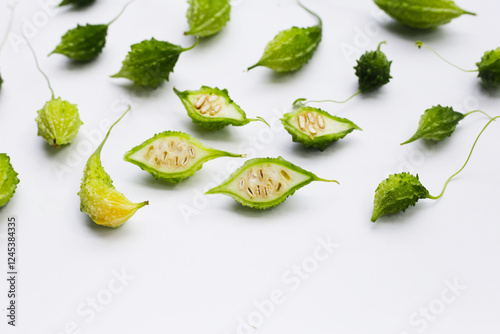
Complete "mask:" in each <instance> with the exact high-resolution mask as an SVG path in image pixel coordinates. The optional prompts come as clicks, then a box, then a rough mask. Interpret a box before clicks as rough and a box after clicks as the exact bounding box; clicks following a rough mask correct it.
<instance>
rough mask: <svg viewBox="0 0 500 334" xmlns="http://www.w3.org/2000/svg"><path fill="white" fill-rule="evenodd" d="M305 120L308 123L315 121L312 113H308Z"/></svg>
mask: <svg viewBox="0 0 500 334" xmlns="http://www.w3.org/2000/svg"><path fill="white" fill-rule="evenodd" d="M307 119H308V120H309V123H312V124H314V123H316V120H315V119H314V115H313V114H312V112H310V113H307Z"/></svg>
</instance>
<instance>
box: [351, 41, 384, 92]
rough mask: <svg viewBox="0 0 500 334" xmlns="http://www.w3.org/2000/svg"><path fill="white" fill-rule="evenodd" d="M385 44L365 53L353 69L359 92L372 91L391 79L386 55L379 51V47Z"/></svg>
mask: <svg viewBox="0 0 500 334" xmlns="http://www.w3.org/2000/svg"><path fill="white" fill-rule="evenodd" d="M382 44H385V42H381V43H380V44H379V45H378V48H377V50H375V51H367V52H366V53H365V54H363V55H362V56H361V58H360V59H359V60H358V61H357V62H358V65H357V66H355V67H354V69H355V70H356V76H357V77H358V78H359V80H358V83H359V90H360V91H361V92H362V93H364V92H369V91H372V90H374V89H376V88H379V87H382V86H383V85H385V84H387V83H388V82H389V81H390V80H391V79H392V77H391V64H392V61H389V60H388V59H387V57H386V55H385V54H384V53H383V52H382V51H380V47H381V46H382Z"/></svg>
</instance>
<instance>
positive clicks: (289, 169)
mask: <svg viewBox="0 0 500 334" xmlns="http://www.w3.org/2000/svg"><path fill="white" fill-rule="evenodd" d="M313 181H323V182H336V183H338V182H337V181H333V180H325V179H321V178H319V177H317V176H316V175H314V174H313V173H311V172H308V171H306V170H304V169H302V168H300V167H298V166H295V165H294V164H292V163H290V162H288V161H286V160H285V159H283V158H281V157H279V158H260V159H252V160H249V161H247V162H246V163H245V164H244V165H243V166H242V167H241V168H239V169H238V170H237V171H235V172H234V173H233V174H232V175H231V176H230V177H229V178H228V179H227V180H226V181H225V182H223V183H222V184H221V185H219V186H218V187H215V188H213V189H211V190H209V191H208V192H207V194H225V195H228V196H231V197H233V198H234V199H235V200H236V201H237V202H239V203H241V204H242V205H244V206H248V207H251V208H255V209H269V208H272V207H274V206H276V205H278V204H281V203H283V202H284V201H285V200H286V199H287V197H288V196H291V195H293V194H294V193H295V191H296V190H298V189H300V188H302V187H304V186H306V185H308V184H309V183H311V182H313Z"/></svg>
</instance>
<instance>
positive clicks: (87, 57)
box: [49, 0, 135, 62]
mask: <svg viewBox="0 0 500 334" xmlns="http://www.w3.org/2000/svg"><path fill="white" fill-rule="evenodd" d="M134 1H135V0H132V1H130V2H128V3H127V4H126V5H125V6H124V7H123V9H122V10H121V12H120V13H119V14H118V15H117V16H116V17H115V18H114V19H113V20H112V21H111V22H109V23H108V24H87V25H85V26H81V25H77V27H76V28H74V29H71V30H68V31H67V32H66V34H64V35H63V36H62V38H61V42H60V43H59V45H58V46H57V47H56V48H55V49H54V51H52V52H51V53H50V54H49V56H50V55H53V54H55V53H58V54H61V55H64V56H66V57H68V58H70V59H73V60H75V61H85V62H88V61H92V60H94V59H96V58H97V57H98V56H99V54H101V52H102V50H103V49H104V46H106V37H107V35H108V28H109V26H110V25H111V24H113V23H114V22H115V21H116V20H118V18H120V16H121V15H122V14H123V13H124V12H125V9H126V8H127V7H128V6H129V5H130V4H131V3H132V2H134ZM63 3H64V2H63ZM61 5H62V4H61Z"/></svg>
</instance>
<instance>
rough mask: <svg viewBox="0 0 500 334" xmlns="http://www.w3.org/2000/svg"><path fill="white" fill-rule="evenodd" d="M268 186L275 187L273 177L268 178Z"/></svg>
mask: <svg viewBox="0 0 500 334" xmlns="http://www.w3.org/2000/svg"><path fill="white" fill-rule="evenodd" d="M267 186H268V187H271V188H273V187H274V182H273V179H267Z"/></svg>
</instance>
